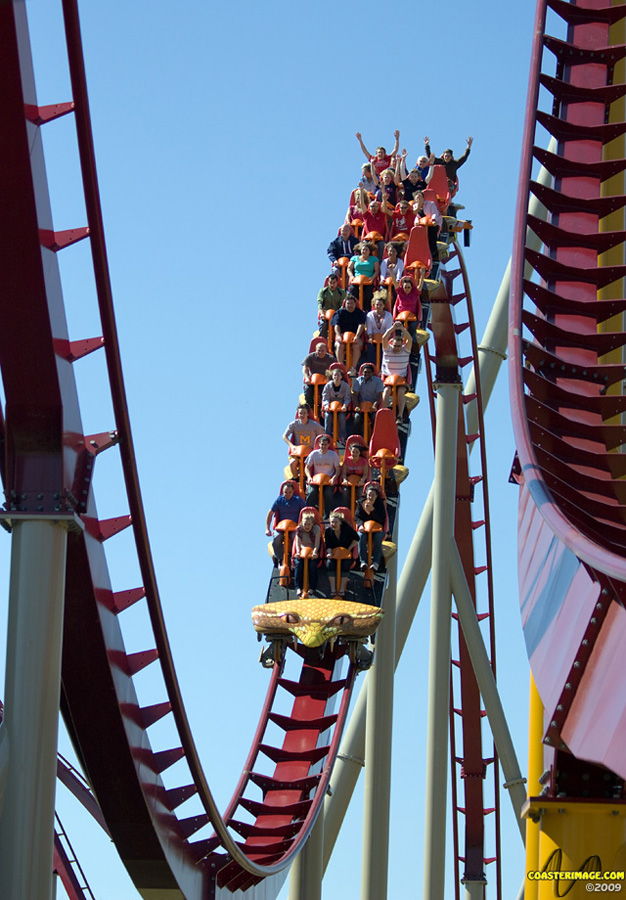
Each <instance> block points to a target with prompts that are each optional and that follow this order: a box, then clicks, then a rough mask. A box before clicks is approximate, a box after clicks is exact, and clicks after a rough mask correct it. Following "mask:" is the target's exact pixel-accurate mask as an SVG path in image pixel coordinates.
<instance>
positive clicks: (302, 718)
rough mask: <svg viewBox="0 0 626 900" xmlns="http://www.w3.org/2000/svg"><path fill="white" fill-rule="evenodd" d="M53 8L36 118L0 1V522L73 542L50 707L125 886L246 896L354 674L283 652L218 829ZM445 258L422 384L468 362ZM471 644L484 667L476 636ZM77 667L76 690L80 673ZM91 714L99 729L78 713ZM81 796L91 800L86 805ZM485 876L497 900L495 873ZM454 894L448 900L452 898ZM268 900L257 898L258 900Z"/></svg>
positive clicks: (67, 856) (462, 686) (462, 708)
mask: <svg viewBox="0 0 626 900" xmlns="http://www.w3.org/2000/svg"><path fill="white" fill-rule="evenodd" d="M62 5H63V11H64V18H65V26H66V38H67V53H68V60H69V68H70V74H71V82H72V93H73V98H72V100H71V102H65V103H59V104H58V105H55V106H53V107H45V108H41V107H39V106H38V105H37V99H36V95H35V88H34V77H33V72H32V63H31V58H30V46H29V39H28V28H27V23H26V16H25V9H24V4H23V3H3V4H0V47H2V53H1V54H0V80H1V83H2V85H3V100H4V104H3V128H2V130H1V131H0V190H1V191H2V195H3V197H4V204H3V212H2V213H0V317H1V319H2V322H3V327H2V329H0V367H1V369H2V375H3V381H4V388H5V397H6V408H5V410H4V420H3V422H2V435H3V438H4V440H5V443H6V453H5V456H4V461H3V469H2V477H3V481H4V486H5V490H6V494H7V498H8V502H7V510H8V518H9V521H10V517H11V515H13V516H14V517H15V518H19V516H20V515H24V514H27V515H38V514H41V515H42V516H50V515H51V514H54V513H59V512H73V513H76V514H77V515H78V516H80V518H81V519H82V521H83V523H84V525H85V531H84V533H82V534H78V533H77V534H71V535H70V536H69V538H68V551H67V579H66V590H65V619H64V622H65V624H64V637H63V644H64V650H63V668H62V696H61V709H62V712H63V715H64V718H65V721H66V724H67V728H68V730H69V732H70V736H71V738H72V740H73V742H74V745H75V747H76V749H77V752H78V754H79V757H80V758H81V762H82V763H83V765H84V768H85V772H86V774H87V776H88V779H89V782H90V784H91V785H92V786H93V789H94V792H95V794H96V795H97V796H98V798H99V801H100V811H101V814H102V818H103V821H104V822H106V827H107V829H108V831H109V833H110V835H111V837H112V839H113V840H114V842H115V844H116V846H117V848H118V850H119V853H120V856H121V858H122V860H123V862H124V864H125V865H126V867H127V869H128V871H129V873H130V875H131V877H132V878H133V880H134V882H135V884H136V885H137V887H138V889H140V890H144V891H150V890H160V891H169V890H171V891H173V892H175V891H178V890H179V891H181V892H182V893H183V894H184V896H186V897H188V898H210V897H212V896H217V895H218V894H220V892H221V891H222V890H228V891H235V890H238V889H242V890H245V889H248V888H250V887H253V886H254V885H255V884H257V883H258V882H259V881H260V880H262V879H267V878H271V877H272V876H278V875H279V873H280V872H282V871H283V870H285V868H286V867H287V866H288V865H289V864H290V863H291V861H292V860H293V859H294V858H295V856H296V855H297V853H298V852H299V850H300V849H301V847H302V845H303V844H304V842H305V841H306V839H307V837H308V835H309V833H310V831H311V829H312V827H313V824H314V822H315V819H316V816H317V815H318V813H319V811H320V809H321V805H322V803H323V800H324V797H325V794H326V789H327V787H328V784H329V778H330V773H331V770H332V766H333V762H334V759H335V757H336V755H337V752H338V746H339V740H340V738H341V734H342V729H343V725H344V723H345V719H346V715H347V711H348V705H349V701H350V695H351V691H352V687H353V684H354V678H355V674H356V670H355V667H354V665H352V664H350V665H348V664H347V662H346V660H345V659H342V657H343V656H344V652H345V651H344V648H342V647H341V646H338V647H337V648H336V649H335V650H334V651H331V650H330V649H327V650H326V652H325V653H324V654H323V655H322V656H321V657H320V655H319V653H317V652H314V653H313V652H310V651H306V650H304V649H303V650H302V651H300V652H301V655H302V657H303V659H302V662H301V666H300V668H299V671H298V676H297V679H289V678H287V677H286V676H285V673H284V671H283V668H282V666H280V665H275V666H274V669H273V673H272V678H271V682H270V687H269V690H268V695H267V698H266V701H265V705H264V708H263V710H262V712H261V717H260V721H259V726H258V729H257V732H256V734H255V737H254V740H253V746H252V749H251V751H250V754H249V758H248V760H247V762H246V765H245V769H244V774H242V777H241V780H240V782H239V784H238V785H237V787H236V791H235V794H234V797H233V800H232V801H231V804H230V805H229V808H228V810H227V812H226V814H225V816H224V818H222V817H220V815H219V813H218V811H217V809H216V806H215V803H214V801H213V798H212V796H211V793H210V790H209V787H208V785H207V783H206V779H205V777H204V773H203V771H202V768H201V765H200V761H199V759H198V755H197V752H196V749H195V746H194V742H193V738H192V735H191V732H190V728H189V724H188V721H187V718H186V714H185V709H184V705H183V701H182V697H181V695H180V690H179V686H178V682H177V679H176V674H175V671H174V666H173V662H172V657H171V652H170V648H169V643H168V639H167V634H166V631H165V626H164V620H163V613H162V609H161V604H160V599H159V593H158V588H157V584H156V578H155V572H154V566H153V561H152V558H151V553H150V547H149V542H148V536H147V528H146V522H145V516H144V511H143V506H142V501H141V495H140V491H139V483H138V476H137V467H136V461H135V457H134V451H133V444H132V434H131V428H130V421H129V415H128V409H127V405H126V399H125V393H124V382H123V376H122V367H121V360H120V352H119V345H118V340H117V334H116V327H115V318H114V313H113V304H112V296H111V286H110V279H109V273H108V265H107V255H106V245H105V240H104V230H103V223H102V215H101V209H100V201H99V192H98V184H97V176H96V168H95V156H94V149H93V141H92V135H91V126H90V117H89V106H88V99H87V90H86V81H85V73H84V64H83V59H82V46H81V39H80V29H79V21H78V10H77V3H76V0H63V2H62ZM66 114H72V115H73V116H74V118H75V121H76V129H77V137H78V146H79V153H80V162H81V170H82V180H83V184H84V189H85V205H86V210H87V225H86V226H81V227H77V228H75V229H72V230H69V231H63V232H55V231H54V228H53V223H52V215H51V210H50V200H49V195H48V186H47V179H46V173H45V167H44V158H43V148H42V142H41V134H40V129H41V128H42V127H44V126H45V125H46V124H47V123H48V122H51V121H53V120H54V119H55V118H57V117H58V116H60V115H66ZM81 239H88V240H89V242H90V245H91V251H92V257H93V265H94V272H95V281H96V287H97V298H98V305H99V314H100V321H101V325H102V335H98V336H96V337H91V338H87V339H84V340H70V337H69V334H68V329H67V325H66V321H65V311H64V304H63V297H62V292H61V284H60V276H59V269H58V261H57V254H58V253H59V252H62V250H63V249H64V248H65V247H67V246H69V245H70V244H72V243H74V242H76V241H77V240H81ZM455 255H456V256H457V257H458V264H459V269H458V270H457V271H455V272H451V273H449V275H448V276H447V279H446V280H444V282H443V284H442V286H441V292H440V294H439V295H438V296H437V297H436V298H435V301H436V305H437V307H438V309H437V312H436V315H435V316H434V318H433V331H434V338H435V356H434V363H435V365H436V368H437V378H438V379H439V380H441V379H443V380H445V379H446V378H452V379H454V380H458V379H459V378H460V375H459V371H460V369H462V368H463V367H464V366H465V365H467V364H468V363H469V362H471V361H476V358H477V348H476V342H475V338H474V327H473V320H472V312H471V303H470V297H469V287H468V283H467V276H466V272H465V268H464V264H463V261H462V257H461V254H460V251H458V250H454V249H453V256H455ZM459 275H461V276H462V277H461V281H462V283H463V288H462V290H461V292H460V293H459V294H457V295H455V294H454V286H453V282H454V280H455V278H456V277H458V276H459ZM457 304H459V307H458V308H459V309H462V310H463V311H464V314H463V316H462V322H461V323H460V324H458V325H457V324H455V322H454V319H453V317H452V312H451V306H452V305H457ZM464 332H467V334H468V335H469V336H470V337H471V346H470V349H469V351H468V352H467V354H466V355H465V356H463V355H462V354H461V352H460V350H459V336H460V335H462V334H463V333H464ZM96 351H97V352H102V353H104V354H105V356H106V364H107V369H108V376H109V385H110V394H111V401H112V406H113V410H114V416H115V428H111V430H108V431H107V430H105V431H103V432H101V433H98V434H94V435H85V434H84V432H83V428H82V425H81V415H80V409H79V403H78V396H77V390H76V383H75V380H74V373H73V366H74V364H75V363H77V364H78V365H80V359H81V358H82V357H84V356H85V355H86V354H88V353H91V352H96ZM26 355H28V361H29V364H28V365H25V358H26ZM474 401H475V402H476V405H477V407H478V410H479V415H478V421H479V433H478V434H467V429H466V427H465V423H464V415H463V404H462V403H460V404H459V426H460V427H459V432H458V433H459V443H458V448H457V502H456V509H457V531H456V540H457V544H458V547H459V549H460V552H461V558H462V561H463V566H464V570H465V575H466V578H467V581H468V583H469V584H470V585H472V586H473V585H474V582H475V578H477V577H481V576H483V573H485V574H484V579H486V580H487V582H488V585H489V586H488V588H487V591H486V593H487V598H488V599H487V609H486V611H485V613H484V614H483V616H486V617H487V618H488V619H489V621H490V622H491V621H492V618H493V603H492V588H491V563H490V549H489V537H488V534H489V530H488V500H487V492H486V480H485V472H486V469H485V458H484V446H483V442H482V440H481V437H482V434H483V433H484V432H483V426H482V401H481V398H480V387H479V386H478V388H477V393H476V395H470V396H469V397H466V398H464V402H465V403H466V404H467V403H472V402H474ZM477 439H478V441H479V445H480V446H481V465H480V473H479V474H478V475H476V476H470V472H469V464H468V447H469V445H470V444H472V443H474V441H476V440H477ZM114 447H117V450H116V451H113V450H112V448H114ZM105 450H109V451H110V452H119V454H120V459H121V463H122V470H123V474H124V479H125V486H126V495H127V498H128V509H127V510H121V511H120V514H119V515H118V516H116V517H114V518H111V519H107V520H101V519H99V517H98V513H97V509H96V505H95V499H94V495H93V491H92V488H91V480H92V477H93V472H94V466H95V461H96V457H97V456H98V454H99V453H100V452H103V451H105ZM477 487H478V488H479V490H480V491H481V492H482V493H481V497H482V500H481V504H480V505H481V506H482V511H483V512H482V514H483V519H481V520H479V521H473V520H472V515H471V512H470V503H471V502H472V498H473V495H474V491H475V489H476V488H477ZM127 527H128V528H132V531H133V534H134V540H135V547H136V553H137V559H138V563H139V570H140V572H141V579H142V580H141V583H140V584H139V585H137V586H133V587H131V588H129V589H127V590H123V591H115V592H114V591H113V589H112V586H111V583H110V580H109V576H108V571H107V564H106V558H105V553H104V545H105V543H106V541H107V539H108V538H110V537H111V536H113V535H114V534H117V533H118V532H119V531H121V530H122V529H124V528H127ZM481 528H484V534H485V535H486V540H485V562H486V565H485V566H482V565H481V566H476V564H475V562H474V547H473V540H472V534H473V533H474V531H476V530H478V529H481ZM475 593H476V592H475V589H474V594H475ZM135 603H145V605H146V608H147V611H148V615H149V619H150V622H151V629H152V630H151V635H150V637H149V638H148V639H147V641H149V646H148V647H147V649H146V650H144V651H141V652H138V653H132V654H129V653H127V652H126V649H125V647H124V641H123V637H122V631H121V628H120V618H121V617H123V614H124V611H125V610H126V609H128V608H129V607H130V606H132V605H133V604H135ZM457 643H458V658H457V659H456V660H455V663H456V665H455V670H456V669H458V671H459V677H458V679H457V678H456V676H455V677H454V678H453V683H456V685H457V687H456V689H457V691H458V695H457V697H456V698H454V699H453V701H452V704H451V714H452V720H453V722H455V723H456V721H457V720H459V721H460V722H461V724H462V727H461V728H460V729H459V728H458V727H457V726H456V724H455V726H454V727H453V729H452V731H453V750H452V754H453V771H454V775H455V777H454V781H455V793H454V795H453V803H454V807H455V811H456V813H457V817H459V816H461V817H463V819H464V823H465V824H464V826H461V827H460V826H459V825H458V824H455V847H456V851H457V867H459V875H461V874H462V875H463V877H465V878H467V879H469V880H472V881H480V880H481V879H484V868H485V865H486V863H488V862H492V861H494V859H497V857H498V855H499V849H498V836H497V831H498V829H497V820H498V813H497V806H498V801H497V789H495V788H494V799H493V807H491V806H490V807H489V808H488V809H485V799H484V790H483V782H484V779H485V774H486V771H487V769H489V768H490V767H491V771H492V773H493V777H494V784H497V762H496V760H495V753H492V752H491V751H489V755H488V756H487V757H485V755H484V753H483V751H482V735H481V720H482V715H483V714H482V710H481V706H480V699H479V693H478V689H477V687H476V683H475V679H474V678H473V675H472V672H471V667H470V664H469V660H468V658H467V653H466V651H465V648H464V643H463V640H462V637H461V636H459V638H458V642H457ZM489 643H490V644H491V657H492V664H493V663H494V649H493V638H492V637H490V639H489ZM293 656H294V657H295V654H293ZM149 665H151V666H154V667H158V668H159V670H160V675H161V679H162V683H163V700H162V701H161V702H159V703H156V704H154V705H151V706H149V707H143V708H142V707H140V704H139V702H138V699H137V693H136V690H135V686H134V683H133V678H134V676H135V675H137V673H139V672H140V671H142V670H143V669H144V668H145V667H146V666H149ZM87 669H88V670H89V672H90V679H89V684H88V685H86V683H85V679H84V674H83V673H84V672H85V671H86V670H87ZM285 694H287V695H291V696H292V697H293V704H292V708H291V712H290V714H289V715H284V714H281V713H279V712H278V711H277V709H279V708H283V706H284V703H283V699H284V696H285ZM96 698H97V703H96ZM279 698H280V699H279ZM96 705H97V708H98V715H97V716H96V717H94V715H93V710H94V708H95V706H96ZM461 713H462V715H460V714H461ZM165 716H171V718H172V720H173V722H174V726H175V730H176V733H177V735H178V739H177V743H176V744H175V745H174V746H171V747H166V748H157V747H155V746H153V742H152V741H151V739H150V734H149V730H150V727H151V726H152V725H153V724H155V723H156V722H157V721H160V720H161V719H162V718H163V717H165ZM270 725H271V726H274V730H276V728H277V729H278V731H279V733H280V734H281V737H280V740H272V739H271V738H270V737H269V735H270V734H271V733H272V732H271V729H270ZM263 756H264V757H266V758H267V759H269V760H270V764H272V766H273V768H272V769H271V771H270V772H269V773H266V772H264V771H262V768H263V767H262V766H260V765H259V761H260V759H261V758H262V757H263ZM112 761H114V765H112ZM176 762H181V763H182V764H183V765H184V767H185V774H183V775H181V776H180V777H181V782H180V784H179V786H177V787H175V788H170V789H166V787H165V785H164V783H163V780H162V778H161V775H162V773H164V772H165V771H166V770H167V769H169V768H170V767H171V766H172V765H173V764H174V763H176ZM113 770H114V777H112V772H113ZM65 777H67V776H65ZM457 778H458V780H459V785H460V786H459V787H458V788H457V787H456V782H457ZM70 780H71V779H70ZM77 790H78V789H77ZM79 793H80V791H79ZM194 797H195V798H196V799H197V800H199V803H200V810H201V811H200V812H199V813H196V814H194V815H184V814H182V815H181V814H180V812H177V811H179V810H180V808H181V807H183V806H184V804H185V803H186V802H187V801H188V800H190V799H191V798H194ZM86 799H87V802H88V803H93V799H92V800H89V799H88V798H86ZM489 802H491V800H490V801H489ZM494 809H495V810H496V812H495V815H494V820H495V822H496V828H495V838H494V840H493V846H494V848H495V856H492V857H490V858H486V853H485V837H484V831H485V828H484V817H485V815H488V814H490V813H491V812H493V810H494ZM242 812H246V813H248V814H249V815H251V817H252V822H249V821H248V822H246V821H244V820H243V819H242V818H241V815H240V814H241V813H242ZM97 815H100V813H99V812H97ZM211 826H212V827H213V829H214V830H215V834H214V835H213V836H212V837H205V836H202V833H203V829H205V828H207V827H211ZM462 834H463V837H461V835H462ZM461 844H463V846H461ZM55 859H56V865H57V867H58V868H59V870H63V871H64V872H65V873H66V878H67V882H68V885H70V888H71V890H73V891H75V894H76V896H80V894H79V891H81V890H82V891H83V894H85V891H87V890H88V888H87V887H86V885H85V886H84V887H81V884H80V877H79V875H77V874H76V872H77V870H76V868H75V866H74V863H73V861H72V859H71V851H70V847H69V844H68V842H67V841H64V840H63V833H62V829H60V830H59V836H58V840H57V846H56V857H55ZM461 864H462V872H461V868H460V867H461ZM496 882H497V885H498V887H497V895H498V896H500V887H499V885H500V876H499V874H498V876H497V879H496ZM456 890H457V896H458V890H459V888H458V884H457V888H456ZM270 893H271V889H270V888H268V892H266V893H264V896H269V895H270ZM252 895H254V891H252V892H251V896H252Z"/></svg>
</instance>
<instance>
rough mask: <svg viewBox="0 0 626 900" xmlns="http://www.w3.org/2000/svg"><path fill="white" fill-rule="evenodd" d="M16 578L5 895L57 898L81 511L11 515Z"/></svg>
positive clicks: (0, 832)
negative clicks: (64, 702)
mask: <svg viewBox="0 0 626 900" xmlns="http://www.w3.org/2000/svg"><path fill="white" fill-rule="evenodd" d="M4 517H5V518H6V519H8V520H10V521H11V524H12V527H13V532H12V546H11V581H10V587H9V628H8V642H7V662H6V682H5V698H4V699H5V706H4V721H3V723H2V736H3V740H2V746H3V747H5V748H6V746H8V766H7V778H6V788H5V792H4V798H3V803H2V810H1V813H0V872H1V873H2V875H1V876H0V880H1V884H2V897H3V900H25V898H28V900H50V898H51V896H52V893H53V884H52V860H53V844H54V796H55V786H56V768H57V760H56V756H57V735H58V721H59V696H60V690H61V649H62V637H63V599H64V593H65V559H66V548H67V522H68V520H71V521H72V522H73V523H74V522H75V523H77V524H79V523H78V520H77V519H75V517H74V516H56V517H55V518H54V519H51V518H50V519H49V518H43V517H42V516H35V515H23V514H19V513H17V514H15V515H14V514H5V516H4Z"/></svg>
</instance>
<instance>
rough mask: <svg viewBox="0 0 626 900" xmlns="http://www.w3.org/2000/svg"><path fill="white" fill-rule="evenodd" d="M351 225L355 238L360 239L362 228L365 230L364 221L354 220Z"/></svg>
mask: <svg viewBox="0 0 626 900" xmlns="http://www.w3.org/2000/svg"><path fill="white" fill-rule="evenodd" d="M350 224H351V225H352V230H353V231H354V235H355V237H359V235H360V234H361V228H363V220H362V219H352V221H351V222H350Z"/></svg>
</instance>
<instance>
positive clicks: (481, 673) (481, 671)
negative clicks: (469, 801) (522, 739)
mask: <svg viewBox="0 0 626 900" xmlns="http://www.w3.org/2000/svg"><path fill="white" fill-rule="evenodd" d="M446 561H447V563H448V565H449V572H450V579H451V586H452V591H453V593H454V599H455V602H456V608H457V611H458V614H459V621H460V623H461V628H462V629H463V637H464V638H465V643H466V645H467V649H468V652H469V655H470V659H471V660H472V669H473V670H474V675H475V676H476V683H477V684H478V688H479V690H480V695H481V697H482V701H483V704H484V707H485V712H486V713H487V718H488V719H489V727H490V728H491V733H492V735H493V740H494V744H495V746H496V751H497V753H498V758H499V760H500V764H501V766H502V772H503V774H504V777H505V787H506V788H508V791H509V796H510V797H511V803H512V804H513V811H514V813H515V818H516V820H517V825H518V828H519V830H520V834H521V836H522V840H524V838H525V834H526V828H525V820H524V819H523V818H522V807H523V805H524V803H525V802H526V788H525V784H526V779H525V778H524V777H523V776H522V772H521V770H520V767H519V763H518V761H517V755H516V753H515V748H514V746H513V740H512V738H511V732H510V731H509V726H508V725H507V722H506V716H505V715H504V709H503V708H502V703H501V701H500V695H499V694H498V687H497V685H496V679H495V677H494V674H493V670H492V668H491V662H490V661H489V656H488V655H487V649H486V647H485V644H484V641H483V637H482V634H481V632H480V625H479V624H478V618H477V616H476V609H475V607H474V604H473V603H472V595H471V593H470V589H469V585H468V583H467V579H466V577H465V572H464V571H463V563H462V562H461V557H460V555H459V551H458V549H457V547H456V544H455V543H451V544H450V548H449V553H448V554H447V557H446Z"/></svg>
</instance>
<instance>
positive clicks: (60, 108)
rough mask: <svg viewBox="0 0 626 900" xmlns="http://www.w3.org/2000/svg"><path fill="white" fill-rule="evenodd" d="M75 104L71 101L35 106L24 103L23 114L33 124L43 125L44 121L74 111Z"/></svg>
mask: <svg viewBox="0 0 626 900" xmlns="http://www.w3.org/2000/svg"><path fill="white" fill-rule="evenodd" d="M74 109H75V104H74V102H73V101H70V102H69V103H52V104H50V105H49V106H35V105H34V104H32V103H25V104H24V115H25V116H26V118H27V119H28V121H29V122H32V123H33V125H45V124H46V122H52V121H54V119H60V118H61V116H66V115H67V114H68V113H71V112H74Z"/></svg>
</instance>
